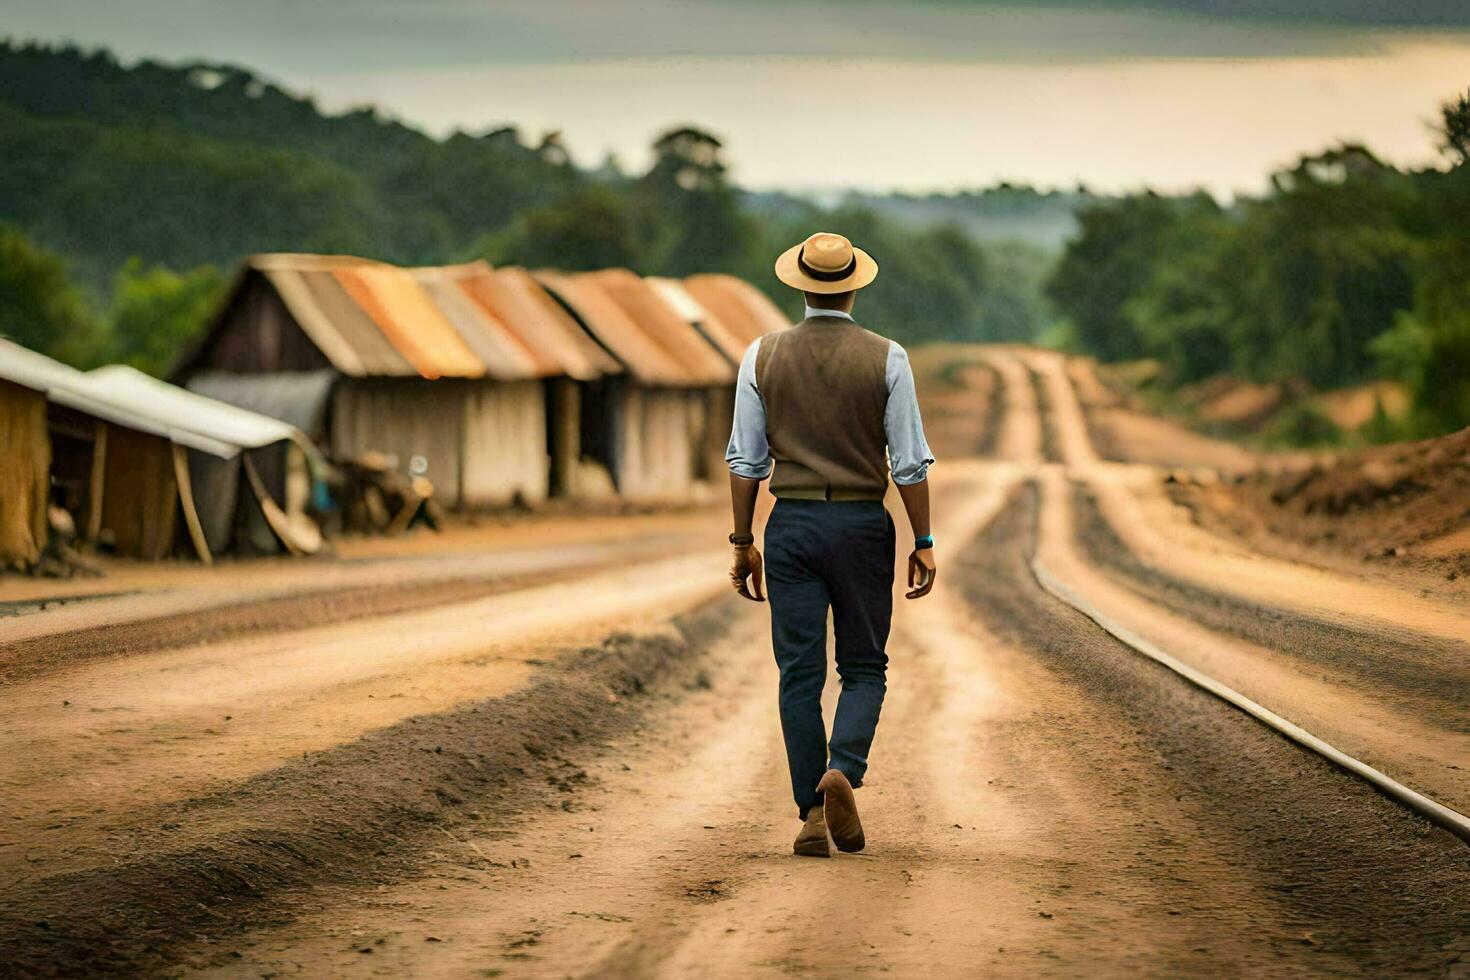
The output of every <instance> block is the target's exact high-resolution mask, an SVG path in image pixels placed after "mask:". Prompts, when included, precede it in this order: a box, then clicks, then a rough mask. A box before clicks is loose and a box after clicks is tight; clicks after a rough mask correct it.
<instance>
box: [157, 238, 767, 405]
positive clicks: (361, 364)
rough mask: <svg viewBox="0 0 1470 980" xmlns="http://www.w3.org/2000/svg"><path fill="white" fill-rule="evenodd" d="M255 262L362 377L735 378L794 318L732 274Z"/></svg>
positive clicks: (317, 338)
mask: <svg viewBox="0 0 1470 980" xmlns="http://www.w3.org/2000/svg"><path fill="white" fill-rule="evenodd" d="M247 268H248V269H250V270H253V271H255V272H258V273H259V274H260V275H261V276H263V277H264V279H265V281H266V282H267V283H268V284H269V285H270V287H271V288H273V289H274V290H275V292H276V294H277V295H278V296H279V297H280V298H281V300H282V302H283V303H285V305H286V307H287V309H288V310H289V311H290V313H291V315H292V316H293V317H294V318H295V320H296V322H297V323H298V324H300V326H301V329H302V330H303V331H304V332H305V333H306V335H307V337H308V338H309V339H310V340H311V342H312V343H313V344H315V345H316V347H317V348H318V349H319V350H320V351H321V352H322V354H323V355H324V356H325V357H326V358H327V360H328V362H329V363H331V364H332V366H333V367H334V368H335V369H336V370H337V371H339V372H341V373H342V374H346V375H349V376H353V377H420V376H421V377H426V378H437V377H466V378H474V377H484V376H488V377H492V378H496V379H500V380H514V379H521V378H539V377H552V376H556V375H562V374H565V375H568V376H570V377H573V378H578V379H583V380H588V379H592V378H596V377H599V376H601V375H603V374H609V373H615V372H617V371H620V370H622V367H623V366H626V367H627V369H628V370H629V371H630V372H631V373H632V374H634V375H635V376H636V377H637V378H638V379H639V380H640V381H643V382H644V383H647V384H657V385H668V386H676V385H677V386H703V385H715V384H726V383H729V382H730V381H732V380H733V379H734V364H735V363H738V361H739V358H740V356H741V355H742V354H743V352H744V349H745V347H746V346H747V345H748V344H749V343H750V341H752V340H754V339H755V338H756V337H759V336H761V335H762V334H764V333H768V332H770V331H771V330H774V329H781V328H783V327H786V326H789V324H788V323H787V322H786V319H785V318H784V317H783V316H782V315H781V313H780V311H779V310H777V309H776V308H775V307H774V306H773V305H772V304H771V303H770V301H769V300H767V299H766V298H765V297H764V296H761V295H760V293H758V292H757V291H756V290H755V288H754V287H752V286H750V285H749V284H748V283H745V282H742V281H741V280H739V279H736V278H734V277H732V276H721V275H710V276H694V277H691V278H690V279H688V280H684V281H683V282H679V281H677V280H672V279H655V280H645V279H642V278H640V277H639V276H637V275H635V274H634V273H632V272H630V271H628V270H626V269H606V270H602V271H600V272H591V273H581V274H566V273H560V272H554V271H548V272H544V273H535V274H532V273H529V272H527V271H526V270H524V269H519V268H508V269H492V268H491V267H490V265H489V264H488V263H485V262H470V263H465V264H462V265H453V266H436V267H428V268H418V269H401V268H398V267H396V266H392V265H388V264H386V263H382V262H374V261H370V260H367V259H359V258H353V257H351V256H340V255H304V254H292V253H276V254H265V255H256V256H253V257H252V258H251V259H250V260H249V263H248V266H247ZM553 294H554V296H555V298H553ZM568 310H570V311H571V312H570V313H569V312H568ZM594 338H595V339H594ZM206 343H207V342H206ZM609 352H611V353H609ZM193 362H194V363H197V357H196V358H195V360H194V361H193ZM185 370H187V366H186V367H185Z"/></svg>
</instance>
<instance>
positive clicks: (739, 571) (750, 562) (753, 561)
mask: <svg viewBox="0 0 1470 980" xmlns="http://www.w3.org/2000/svg"><path fill="white" fill-rule="evenodd" d="M765 564H766V563H765V560H764V559H762V558H761V553H760V551H759V550H758V549H757V548H756V546H755V545H753V544H747V545H736V546H735V558H734V560H733V561H731V563H730V584H731V585H733V586H735V591H736V592H739V593H740V594H741V595H743V596H745V598H747V599H750V600H752V601H754V602H765V601H766V594H765V591H764V588H765V583H764V581H763V580H762V576H763V573H764V569H765ZM747 578H749V579H750V584H749V585H746V583H745V580H746V579H747ZM752 592H754V595H752V594H751V593H752Z"/></svg>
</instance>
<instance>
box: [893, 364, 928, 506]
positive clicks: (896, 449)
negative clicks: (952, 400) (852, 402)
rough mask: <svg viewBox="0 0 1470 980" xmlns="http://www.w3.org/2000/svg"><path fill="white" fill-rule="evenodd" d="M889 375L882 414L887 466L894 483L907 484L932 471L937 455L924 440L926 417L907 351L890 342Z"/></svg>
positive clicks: (915, 481) (917, 480)
mask: <svg viewBox="0 0 1470 980" xmlns="http://www.w3.org/2000/svg"><path fill="white" fill-rule="evenodd" d="M887 375H888V407H887V409H885V410H884V413H883V429H884V432H885V433H886V435H887V438H888V465H889V467H890V468H891V470H892V472H893V482H894V483H897V484H898V485H900V486H908V485H909V484H911V483H918V482H919V481H920V480H922V479H924V477H926V476H927V475H928V474H929V464H930V463H932V462H934V454H933V453H932V452H931V451H930V450H929V443H928V442H927V441H926V440H925V439H924V420H923V419H922V418H920V417H919V396H918V393H917V392H916V391H915V390H914V372H913V369H912V368H911V367H910V366H909V355H908V351H906V350H904V349H903V348H902V347H900V346H899V345H898V344H894V343H890V344H889V347H888V370H887Z"/></svg>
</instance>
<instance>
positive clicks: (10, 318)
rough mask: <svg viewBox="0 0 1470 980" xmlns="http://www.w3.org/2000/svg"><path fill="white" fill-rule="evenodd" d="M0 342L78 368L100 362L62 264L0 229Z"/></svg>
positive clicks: (96, 341)
mask: <svg viewBox="0 0 1470 980" xmlns="http://www.w3.org/2000/svg"><path fill="white" fill-rule="evenodd" d="M0 336H3V337H6V338H7V339H10V340H13V341H15V342H16V343H18V344H20V345H21V346H23V347H29V348H30V349H32V350H35V351H39V352H41V353H43V354H48V355H50V356H52V357H56V358H60V359H61V360H63V361H67V362H69V363H72V364H76V365H79V366H90V365H92V364H93V363H96V362H98V361H100V360H101V358H102V357H103V356H105V355H104V354H103V352H102V351H101V350H100V347H101V340H102V336H101V329H100V325H99V324H98V322H97V321H96V320H95V319H94V318H93V317H92V315H91V313H90V312H89V311H88V310H87V305H86V303H85V301H83V299H82V296H81V293H79V292H78V291H77V289H76V287H75V286H73V285H72V284H71V281H70V280H69V279H68V278H67V270H66V264H65V263H64V262H63V261H62V260H61V259H60V258H59V257H58V256H56V255H53V254H52V253H50V252H48V251H46V250H45V249H42V248H40V247H39V246H37V245H35V244H33V243H32V242H31V241H30V240H29V239H28V238H26V237H25V236H24V235H23V234H21V233H20V232H19V231H17V230H15V229H14V228H8V227H5V226H0Z"/></svg>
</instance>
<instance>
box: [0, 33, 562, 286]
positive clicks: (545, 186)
mask: <svg viewBox="0 0 1470 980" xmlns="http://www.w3.org/2000/svg"><path fill="white" fill-rule="evenodd" d="M588 180H590V178H589V177H587V176H586V175H584V174H582V173H581V172H580V171H578V170H576V169H575V168H574V167H573V166H572V165H571V164H570V162H569V161H568V159H567V156H566V153H565V152H564V151H563V150H562V148H561V147H560V145H559V144H557V143H556V142H555V141H550V142H547V143H543V144H542V145H539V146H534V147H533V146H529V145H527V144H525V143H524V142H522V140H521V139H520V137H519V135H518V134H517V133H516V132H515V131H514V130H509V129H505V130H499V131H496V132H491V133H487V134H483V135H478V136H471V135H467V134H463V133H458V134H455V135H453V136H451V137H449V138H448V139H445V140H435V139H433V138H431V137H429V136H427V135H425V134H424V133H421V132H419V131H418V130H416V129H413V128H412V127H410V126H406V125H404V124H402V123H399V122H395V121H392V120H388V119H385V118H383V117H381V116H380V115H378V114H377V113H376V112H375V111H374V110H371V109H362V110H358V111H354V112H349V113H346V114H343V115H336V116H329V115H324V114H322V113H321V112H320V111H319V110H318V109H317V107H316V106H315V104H314V103H313V102H312V101H311V100H310V99H307V98H302V97H299V96H296V95H293V94H291V93H288V92H286V91H284V90H283V89H281V88H279V87H278V86H276V85H274V84H272V83H271V82H269V81H267V80H266V79H263V78H260V77H259V76H257V75H255V74H253V73H252V72H250V71H247V70H245V69H241V68H237V67H233V66H229V65H217V64H208V63H203V62H200V63H193V64H185V65H177V66H168V65H162V64H158V63H156V62H152V61H145V62H142V63H140V64H138V65H135V66H130V67H129V66H123V65H121V64H120V63H119V62H118V61H117V60H116V59H115V58H114V57H113V56H112V55H110V54H108V53H106V52H84V51H80V50H78V49H75V48H68V47H63V48H56V47H46V46H40V45H17V44H11V43H7V44H0V221H5V222H9V223H12V224H16V225H18V226H20V227H21V228H22V229H23V230H25V231H26V232H28V233H29V234H31V235H32V236H33V237H35V238H36V239H37V240H38V241H40V242H41V243H43V244H45V245H47V246H49V247H52V248H54V249H57V250H59V251H61V252H63V253H65V254H67V255H68V256H70V257H71V258H72V260H73V261H74V262H75V263H76V271H77V274H78V277H79V278H80V279H81V280H82V281H83V282H84V284H86V285H87V286H88V287H89V288H91V289H93V290H98V289H100V288H102V287H104V286H105V284H106V281H107V279H108V278H109V277H110V275H111V273H112V270H114V269H115V268H117V267H118V266H119V265H120V264H121V263H122V262H123V261H125V260H126V259H127V258H128V257H129V256H133V255H137V256H141V257H143V258H144V259H145V260H147V261H150V262H162V263H165V264H168V265H171V266H174V267H180V268H187V267H191V266H196V265H200V264H203V263H221V264H228V263H231V262H233V261H235V260H236V259H238V258H239V256H240V255H242V254H244V253H246V252H251V251H264V250H277V249H280V250H290V249H296V250H315V251H349V252H359V253H364V254H369V255H374V256H377V257H380V258H384V259H388V260H392V261H399V262H441V261H447V260H451V259H454V258H457V257H459V256H460V255H461V254H463V253H464V252H465V251H466V250H467V249H469V248H470V246H471V245H472V244H473V243H474V242H475V241H476V240H477V239H478V238H479V236H481V235H483V234H484V233H485V231H486V230H487V229H493V228H497V227H500V226H502V225H504V224H505V223H506V222H507V221H508V220H510V218H511V217H513V216H514V215H516V214H517V213H519V212H520V211H521V210H523V209H525V208H527V207H530V206H534V205H536V204H540V203H543V202H545V201H548V200H550V199H552V198H555V197H558V196H560V195H562V194H564V193H565V192H566V191H568V190H570V189H572V188H574V187H576V186H578V185H581V184H583V183H585V182H587V181H588Z"/></svg>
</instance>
